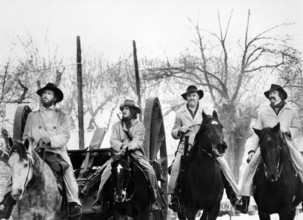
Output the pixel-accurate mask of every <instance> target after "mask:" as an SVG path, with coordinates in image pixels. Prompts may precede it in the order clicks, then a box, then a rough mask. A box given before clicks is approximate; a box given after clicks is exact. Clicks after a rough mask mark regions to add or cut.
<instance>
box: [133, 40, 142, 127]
mask: <svg viewBox="0 0 303 220" xmlns="http://www.w3.org/2000/svg"><path fill="white" fill-rule="evenodd" d="M133 53H134V64H135V76H136V90H137V95H138V105H139V107H140V108H141V110H142V105H141V94H140V77H139V67H138V59H137V48H136V41H134V40H133ZM139 120H140V121H142V114H139Z"/></svg>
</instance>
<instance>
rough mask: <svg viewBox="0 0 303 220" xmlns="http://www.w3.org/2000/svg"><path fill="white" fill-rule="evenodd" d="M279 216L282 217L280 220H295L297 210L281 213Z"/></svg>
mask: <svg viewBox="0 0 303 220" xmlns="http://www.w3.org/2000/svg"><path fill="white" fill-rule="evenodd" d="M279 216H280V220H294V219H295V217H296V209H292V210H290V211H285V212H280V213H279Z"/></svg>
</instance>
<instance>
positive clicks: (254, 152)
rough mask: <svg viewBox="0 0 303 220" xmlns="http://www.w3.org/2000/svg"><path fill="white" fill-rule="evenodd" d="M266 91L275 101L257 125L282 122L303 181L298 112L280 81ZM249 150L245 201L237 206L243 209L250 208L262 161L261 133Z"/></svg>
mask: <svg viewBox="0 0 303 220" xmlns="http://www.w3.org/2000/svg"><path fill="white" fill-rule="evenodd" d="M264 95H265V96H266V98H268V99H269V101H270V102H271V104H270V105H269V106H267V107H265V108H264V109H262V110H261V111H260V114H259V117H258V119H257V121H256V124H255V125H254V128H255V129H258V130H262V129H263V128H272V127H274V126H275V125H277V123H278V122H279V123H280V129H281V131H282V132H283V133H284V134H285V139H286V142H287V145H288V147H289V150H290V155H291V159H292V161H293V163H294V165H295V168H296V169H297V171H298V174H299V177H300V179H301V181H303V157H302V155H301V153H300V152H299V150H298V146H297V144H296V142H295V141H294V139H295V138H297V137H300V136H301V135H302V131H301V123H300V119H299V116H298V112H297V111H296V110H295V109H293V108H291V107H290V106H289V105H288V104H287V103H286V102H285V100H286V99H287V93H286V91H285V90H284V89H283V88H282V87H281V86H280V85H276V84H272V85H271V88H270V89H269V90H268V91H266V92H264ZM248 154H249V160H250V162H249V164H248V166H247V168H246V170H245V173H244V176H243V180H242V187H241V190H240V195H241V201H240V202H239V203H238V204H237V205H236V206H235V207H236V209H237V210H239V211H241V212H243V213H246V212H247V211H248V206H249V199H250V196H251V195H252V193H253V177H254V175H255V173H256V170H257V167H258V165H259V164H260V162H261V152H260V147H259V137H258V135H256V134H254V136H253V142H252V145H251V147H250V150H249V152H248Z"/></svg>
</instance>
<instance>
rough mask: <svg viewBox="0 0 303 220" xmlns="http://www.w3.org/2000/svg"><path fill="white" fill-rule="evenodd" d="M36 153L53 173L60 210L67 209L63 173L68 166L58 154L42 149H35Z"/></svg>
mask: <svg viewBox="0 0 303 220" xmlns="http://www.w3.org/2000/svg"><path fill="white" fill-rule="evenodd" d="M36 152H37V153H38V155H39V156H40V158H41V159H42V160H44V161H45V163H46V164H47V165H48V166H49V167H50V168H51V170H52V171H53V174H54V176H55V177H56V180H57V186H58V190H59V192H60V194H61V196H62V201H63V202H62V208H65V207H67V195H66V186H65V183H64V179H63V173H64V171H65V170H66V169H67V168H68V167H69V164H68V163H67V162H66V161H65V160H64V159H63V158H62V156H61V155H60V154H57V153H53V152H49V151H45V149H44V148H39V149H36Z"/></svg>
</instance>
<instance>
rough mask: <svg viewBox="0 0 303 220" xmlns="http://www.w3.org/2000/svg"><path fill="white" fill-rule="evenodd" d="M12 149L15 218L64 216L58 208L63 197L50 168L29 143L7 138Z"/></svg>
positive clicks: (54, 219)
mask: <svg viewBox="0 0 303 220" xmlns="http://www.w3.org/2000/svg"><path fill="white" fill-rule="evenodd" d="M9 144H10V146H11V152H10V155H9V160H8V163H9V166H10V169H11V175H12V191H11V195H12V197H13V198H14V199H15V200H17V204H18V208H17V216H16V218H14V219H20V220H24V219H43V220H60V219H67V212H66V211H63V210H62V208H61V204H62V196H61V194H60V192H59V189H58V186H57V181H56V177H55V175H54V174H53V172H52V170H51V169H50V167H49V166H48V165H47V164H46V163H45V162H44V161H43V160H42V159H41V158H40V157H39V155H38V154H37V153H36V152H35V151H34V150H33V147H32V146H30V143H29V141H28V140H26V141H25V142H24V143H22V142H20V141H13V140H12V139H10V140H9Z"/></svg>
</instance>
